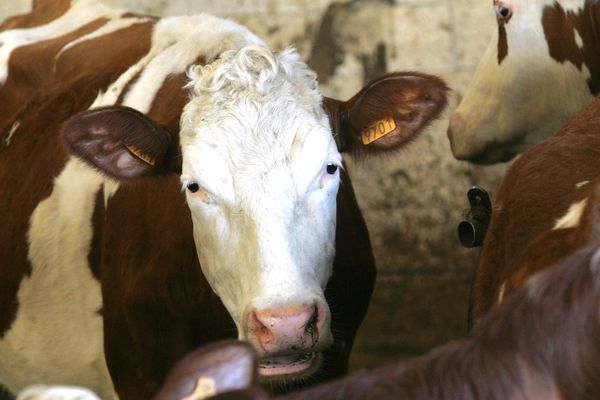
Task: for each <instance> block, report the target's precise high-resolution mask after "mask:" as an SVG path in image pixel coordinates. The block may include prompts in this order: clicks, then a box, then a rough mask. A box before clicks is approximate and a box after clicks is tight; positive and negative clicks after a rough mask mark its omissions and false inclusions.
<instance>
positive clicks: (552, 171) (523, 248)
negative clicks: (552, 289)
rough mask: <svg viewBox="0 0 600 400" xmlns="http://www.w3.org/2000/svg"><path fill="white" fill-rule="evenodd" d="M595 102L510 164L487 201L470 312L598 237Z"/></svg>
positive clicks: (599, 115)
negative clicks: (488, 208) (490, 205)
mask: <svg viewBox="0 0 600 400" xmlns="http://www.w3.org/2000/svg"><path fill="white" fill-rule="evenodd" d="M599 213H600V100H598V99H596V100H594V101H592V102H591V103H590V104H588V105H586V106H585V107H584V108H583V110H581V111H580V112H579V113H577V114H576V115H575V116H574V117H573V118H571V120H569V121H568V122H567V123H566V124H565V125H564V126H563V127H562V128H561V129H560V130H559V131H558V132H557V133H555V134H554V135H553V136H551V137H550V138H548V139H546V140H544V141H543V142H541V143H539V144H537V145H536V146H534V147H532V148H531V149H529V150H527V151H526V152H525V153H523V154H522V155H521V157H519V158H518V159H517V160H515V161H514V163H513V164H512V165H511V166H510V168H509V169H508V171H507V172H506V175H505V176H504V178H503V180H502V183H501V184H500V187H499V188H498V191H497V194H496V196H495V199H494V203H493V211H492V218H491V222H490V226H489V228H488V231H487V234H486V238H485V241H484V243H483V250H482V253H481V256H480V260H479V267H478V270H477V278H476V282H475V288H474V314H475V318H479V317H481V316H482V315H484V314H485V313H486V312H487V311H488V310H489V309H490V308H491V307H492V306H493V305H494V304H495V303H497V302H499V301H501V300H502V298H503V296H505V295H506V294H507V293H509V292H511V291H512V290H514V289H515V288H517V287H519V286H521V285H522V284H523V283H524V282H526V281H527V279H528V278H529V277H530V276H531V275H532V274H534V273H536V272H537V271H539V270H542V269H544V268H546V267H547V266H548V265H551V264H552V263H554V262H556V261H558V260H560V259H562V258H564V257H566V256H568V255H569V254H571V253H572V252H574V251H575V250H577V249H578V248H580V247H583V246H587V245H591V244H596V243H599V241H600V214H599Z"/></svg>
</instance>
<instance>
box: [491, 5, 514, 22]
mask: <svg viewBox="0 0 600 400" xmlns="http://www.w3.org/2000/svg"><path fill="white" fill-rule="evenodd" d="M495 3H496V4H495V5H494V9H495V10H496V18H497V19H498V22H504V23H506V22H508V20H509V19H510V17H511V16H512V10H511V9H510V7H507V6H505V5H504V4H502V2H501V1H496V2H495Z"/></svg>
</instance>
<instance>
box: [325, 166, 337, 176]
mask: <svg viewBox="0 0 600 400" xmlns="http://www.w3.org/2000/svg"><path fill="white" fill-rule="evenodd" d="M337 170H338V166H337V165H335V164H333V163H329V164H327V173H328V174H329V175H333V174H335V173H336V172H337Z"/></svg>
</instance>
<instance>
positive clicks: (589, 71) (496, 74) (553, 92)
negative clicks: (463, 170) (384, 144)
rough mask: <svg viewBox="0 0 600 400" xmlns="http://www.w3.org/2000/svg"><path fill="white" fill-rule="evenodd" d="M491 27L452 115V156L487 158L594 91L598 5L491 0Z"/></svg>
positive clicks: (531, 135) (560, 120)
mask: <svg viewBox="0 0 600 400" xmlns="http://www.w3.org/2000/svg"><path fill="white" fill-rule="evenodd" d="M493 7H494V11H495V14H496V19H497V27H496V29H495V34H494V35H493V37H492V39H491V41H490V43H489V45H488V48H487V50H486V52H485V53H484V55H483V57H482V59H481V61H480V63H479V65H478V67H477V69H476V71H475V74H474V76H473V78H472V80H471V83H470V84H469V86H468V88H467V90H466V92H465V94H464V97H463V98H462V101H461V102H460V104H459V105H458V107H457V108H456V110H455V111H454V113H453V114H452V115H451V117H450V124H449V127H448V137H449V139H450V144H451V148H452V152H453V154H454V156H455V157H456V158H457V159H459V160H467V161H470V162H473V163H480V164H493V163H498V162H503V161H508V160H510V159H512V158H513V157H514V156H515V155H517V154H520V153H522V152H523V151H524V150H526V149H528V148H530V147H532V146H533V145H535V144H536V143H538V142H540V141H542V140H543V139H545V138H547V137H549V136H551V135H552V134H553V133H554V132H555V131H556V130H558V129H559V128H560V127H561V126H562V125H563V124H564V123H565V122H566V121H567V120H568V119H569V118H570V117H571V116H572V115H574V114H575V113H576V112H577V111H579V110H580V109H581V108H582V107H583V106H584V105H585V104H587V103H588V102H589V101H591V100H592V99H593V98H594V97H595V96H596V95H597V94H598V93H599V92H600V61H599V60H600V42H599V39H598V34H597V27H598V26H599V25H600V5H598V2H597V1H593V0H579V1H564V0H563V1H555V0H494V1H493Z"/></svg>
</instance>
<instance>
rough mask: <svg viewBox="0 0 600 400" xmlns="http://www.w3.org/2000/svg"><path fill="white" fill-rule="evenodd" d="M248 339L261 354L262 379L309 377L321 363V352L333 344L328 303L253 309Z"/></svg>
mask: <svg viewBox="0 0 600 400" xmlns="http://www.w3.org/2000/svg"><path fill="white" fill-rule="evenodd" d="M246 324H247V325H246V326H247V337H248V340H249V341H250V342H251V343H253V344H254V346H255V347H256V348H257V349H258V351H259V353H260V354H261V357H262V358H261V359H260V362H259V375H260V377H261V378H269V379H286V378H289V377H291V376H294V377H298V376H308V375H311V374H312V373H313V372H315V371H316V370H317V369H318V367H319V364H320V358H321V356H320V352H321V350H322V349H324V348H326V347H327V346H329V345H330V344H331V342H332V336H331V332H330V328H329V311H328V307H327V305H326V304H324V303H321V302H315V303H312V304H308V305H289V306H284V307H278V308H271V309H265V310H256V309H253V310H251V311H250V312H249V313H248V315H247V318H246Z"/></svg>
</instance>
